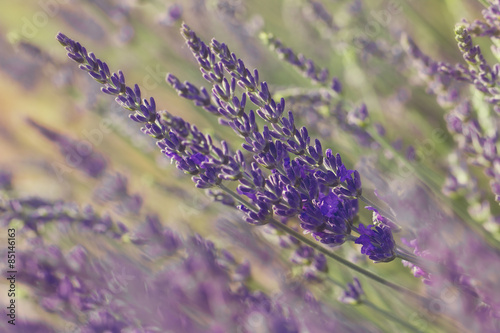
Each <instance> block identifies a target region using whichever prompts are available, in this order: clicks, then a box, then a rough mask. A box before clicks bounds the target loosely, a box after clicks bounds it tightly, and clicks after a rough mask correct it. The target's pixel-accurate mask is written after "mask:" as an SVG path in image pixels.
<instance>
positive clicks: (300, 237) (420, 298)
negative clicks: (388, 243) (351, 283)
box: [219, 184, 427, 304]
mask: <svg viewBox="0 0 500 333" xmlns="http://www.w3.org/2000/svg"><path fill="white" fill-rule="evenodd" d="M219 188H220V189H221V190H223V191H225V192H226V193H228V194H229V195H231V196H232V197H233V198H234V199H235V200H237V201H238V202H240V203H241V204H242V205H245V206H246V207H247V208H249V209H251V210H253V211H255V212H257V211H258V209H257V208H256V207H254V206H253V205H252V204H251V203H249V202H247V201H246V200H244V199H243V198H242V197H240V196H239V195H238V194H237V193H235V192H233V191H232V190H231V189H229V188H227V187H226V186H224V185H222V184H220V185H219ZM267 222H268V223H269V224H271V225H272V226H274V227H275V228H276V229H279V230H281V231H283V232H285V233H287V234H289V235H291V236H293V237H295V238H297V239H298V240H300V241H301V242H303V243H305V244H307V245H309V246H310V247H312V248H313V249H315V250H316V251H318V252H321V253H323V254H324V255H325V256H327V257H329V258H331V259H333V260H335V261H337V262H339V263H340V264H342V265H344V266H347V267H348V268H350V269H352V270H354V271H356V272H358V273H360V274H362V275H364V276H366V277H367V278H370V279H372V280H374V281H376V282H378V283H380V284H382V285H384V286H386V287H389V288H391V289H393V290H396V291H398V292H400V293H402V294H404V295H407V296H411V297H413V298H415V299H416V300H418V301H419V302H422V303H424V304H425V303H426V302H427V298H426V297H424V296H421V295H419V294H417V293H415V292H414V291H411V290H410V289H407V288H405V287H402V286H400V285H397V284H395V283H392V282H390V281H388V280H386V279H384V278H382V277H380V276H378V275H376V274H374V273H372V272H370V271H368V270H366V269H364V268H361V267H359V266H358V265H355V264H353V263H352V262H350V261H348V260H346V259H344V258H342V257H340V256H338V255H336V254H335V253H333V252H331V251H330V250H328V249H326V248H324V247H323V246H321V245H320V244H319V243H318V242H316V241H313V240H311V239H309V238H307V237H305V236H304V235H302V234H300V233H298V232H297V231H295V230H293V229H292V228H290V227H288V226H287V225H285V224H283V223H281V222H279V221H277V220H275V219H274V218H268V219H267Z"/></svg>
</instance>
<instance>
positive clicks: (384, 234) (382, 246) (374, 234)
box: [355, 223, 396, 262]
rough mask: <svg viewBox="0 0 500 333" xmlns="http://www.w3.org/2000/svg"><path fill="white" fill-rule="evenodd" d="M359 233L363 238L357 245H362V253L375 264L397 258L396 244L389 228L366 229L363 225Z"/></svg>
mask: <svg viewBox="0 0 500 333" xmlns="http://www.w3.org/2000/svg"><path fill="white" fill-rule="evenodd" d="M357 231H358V232H359V234H360V235H361V236H359V238H358V239H356V241H355V243H356V244H361V245H362V247H361V253H363V254H366V255H367V256H368V257H369V258H370V259H371V260H373V262H388V261H392V260H394V259H395V258H396V243H395V242H394V239H393V237H392V233H391V229H390V228H389V227H388V226H386V225H378V226H373V225H369V226H367V227H365V226H364V225H363V224H362V223H361V224H360V225H359V227H358V228H357Z"/></svg>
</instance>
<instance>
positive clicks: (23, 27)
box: [0, 0, 498, 331]
mask: <svg viewBox="0 0 500 333" xmlns="http://www.w3.org/2000/svg"><path fill="white" fill-rule="evenodd" d="M323 4H324V6H325V7H324V8H325V9H326V12H327V13H329V14H330V15H331V18H328V17H327V18H326V19H325V18H322V19H320V18H318V16H317V15H318V14H317V13H316V12H315V11H314V8H315V7H314V6H315V2H314V1H306V0H283V1H281V0H276V1H266V0H256V1H243V0H186V1H147V0H143V1H140V0H136V1H134V0H126V1H117V0H116V1H112V0H89V1H83V0H82V1H77V0H60V1H58V0H39V1H34V0H33V1H32V0H26V1H22V2H18V1H16V2H15V1H2V2H0V100H1V103H0V168H1V169H2V170H10V171H11V172H12V173H13V175H14V185H15V186H14V189H15V195H16V196H19V197H21V196H40V197H43V198H46V199H54V200H56V199H60V198H64V199H65V200H67V201H71V202H76V203H78V204H79V205H81V206H82V207H83V206H85V205H86V204H92V205H93V206H94V209H95V210H96V211H97V212H99V213H107V214H109V215H111V216H112V217H113V218H115V219H117V220H120V221H121V222H123V223H124V224H125V225H127V226H128V227H130V228H133V227H134V226H135V225H137V223H138V221H139V220H140V219H142V217H141V214H142V213H137V214H135V213H130V212H127V213H124V212H123V207H121V208H120V207H117V206H116V205H114V203H113V202H112V200H107V201H106V200H99V198H98V195H96V188H99V187H101V188H105V189H106V188H108V187H110V186H113V184H115V183H116V180H112V179H111V180H110V179H108V178H106V177H107V175H104V174H102V175H101V174H99V175H94V176H93V177H92V176H89V172H90V173H91V171H89V172H87V173H86V172H82V170H81V164H80V163H79V162H78V160H77V159H76V160H75V158H76V157H77V156H76V157H75V156H74V155H72V154H68V152H63V153H62V154H61V151H60V149H59V148H60V147H58V145H57V144H55V143H54V142H51V141H50V140H49V139H48V138H47V136H50V135H48V134H47V133H48V132H47V130H49V131H53V132H51V133H52V135H53V136H54V135H55V136H56V137H57V136H58V135H62V136H65V137H67V138H70V139H72V140H78V141H81V142H83V143H82V144H81V146H80V147H81V149H82V151H84V152H85V154H87V152H88V154H94V153H95V154H102V156H104V161H105V162H103V163H106V164H107V165H108V170H113V171H114V172H119V173H121V174H123V175H124V176H125V177H126V178H127V179H128V183H127V191H128V195H129V196H130V200H131V201H130V206H129V207H128V208H130V207H132V206H133V205H134V203H136V201H134V200H135V197H134V195H140V196H141V197H142V198H143V199H142V206H141V207H142V208H141V209H142V212H143V211H153V212H155V213H156V214H157V215H158V216H159V219H160V220H161V221H162V222H163V224H165V225H168V226H169V227H171V228H173V229H174V230H177V231H179V232H181V233H184V234H189V233H192V232H197V233H200V234H201V235H203V236H204V237H207V238H209V239H211V240H212V241H214V242H215V243H216V244H217V245H218V246H220V247H224V248H226V249H229V250H230V251H231V252H233V253H235V254H236V256H237V257H238V258H240V259H250V260H251V261H252V264H253V265H254V267H253V270H254V275H255V276H257V278H256V279H257V281H258V282H259V283H260V287H261V288H264V289H265V290H268V291H269V292H273V291H276V290H277V289H278V288H279V283H278V280H279V276H280V275H279V274H275V273H276V272H277V271H284V272H288V271H290V272H289V274H290V276H292V277H293V276H294V274H295V275H300V274H298V273H296V272H294V270H293V269H291V268H290V264H289V263H288V261H287V256H289V254H288V253H286V252H283V253H280V254H279V255H278V256H281V257H282V259H283V260H281V261H279V262H276V263H275V267H274V268H270V267H265V266H266V265H265V264H264V263H263V262H259V260H257V259H255V258H254V257H256V254H255V253H249V251H247V249H246V248H245V246H242V245H241V243H240V244H238V242H231V239H232V238H231V237H227V235H224V233H223V232H221V228H220V221H221V219H222V218H225V219H227V220H229V222H230V223H240V224H241V220H240V221H238V219H239V216H238V215H237V214H233V213H232V212H230V211H229V210H228V209H227V208H226V207H224V206H222V205H220V204H217V203H212V202H211V199H210V198H209V197H208V196H206V195H205V194H204V193H203V191H202V190H198V189H196V188H194V186H193V184H192V182H191V181H190V180H189V176H187V175H183V174H181V173H179V172H178V171H177V170H176V169H175V167H174V166H173V165H171V164H170V161H169V160H168V159H167V158H165V157H164V156H161V153H160V152H159V151H158V150H156V149H155V145H154V142H153V141H152V140H150V138H148V137H146V136H144V135H142V133H141V132H140V131H139V126H136V124H134V123H133V122H131V121H129V119H128V118H127V111H125V110H123V109H120V107H119V106H117V105H116V104H115V103H114V101H113V98H111V97H110V96H107V95H104V94H102V93H100V90H99V88H100V87H99V84H98V83H96V82H94V81H93V80H92V79H91V78H90V77H89V76H87V75H85V74H84V73H82V72H81V71H79V70H78V68H77V66H76V65H75V64H74V63H73V62H72V61H70V60H69V59H68V58H67V57H66V52H65V51H64V49H63V48H62V47H61V46H60V45H59V43H58V42H57V41H56V40H55V36H56V34H57V33H58V32H63V33H65V34H66V35H67V36H69V37H70V38H73V39H75V40H78V41H80V42H81V43H82V44H83V45H85V46H86V47H87V49H88V50H90V51H93V52H94V53H95V54H96V55H97V56H98V57H99V58H101V59H103V60H105V61H106V62H107V63H108V64H109V66H110V68H111V70H112V71H116V70H118V69H121V70H122V71H123V72H124V73H125V76H126V78H127V81H128V82H130V83H132V82H135V83H138V84H139V85H140V86H141V89H142V92H143V95H144V96H154V97H155V99H156V102H157V105H158V108H159V109H166V110H168V111H169V112H170V113H172V114H174V115H180V116H182V117H183V118H184V119H186V120H187V121H189V122H191V123H193V124H196V125H197V126H198V127H199V128H200V129H202V130H203V131H205V132H206V133H211V134H212V135H214V137H217V138H224V139H226V140H227V141H229V142H232V143H234V144H233V146H234V147H236V146H237V144H236V143H237V142H240V141H241V139H240V138H238V137H237V136H235V135H234V134H233V133H232V131H231V130H230V129H229V128H225V127H221V126H218V125H217V120H216V119H215V118H214V117H213V116H211V115H209V114H208V113H206V112H205V111H204V110H202V109H201V108H195V107H194V106H193V105H192V104H191V103H190V102H189V101H186V100H183V99H181V98H179V97H178V96H177V94H176V92H175V91H174V90H173V89H172V88H171V87H170V86H169V85H168V84H167V83H166V82H165V76H166V74H167V73H172V74H174V75H176V76H177V77H178V78H180V79H181V81H184V80H187V81H190V82H192V83H194V84H195V85H197V86H202V85H205V86H207V85H206V84H205V82H204V80H203V79H202V78H201V76H200V74H199V70H198V67H197V65H196V62H195V60H194V58H193V57H192V55H191V54H190V52H189V49H188V48H187V47H186V46H185V44H184V40H183V38H182V37H181V35H180V34H179V28H180V26H181V24H182V22H186V23H187V24H188V25H189V26H190V27H191V28H192V29H193V30H195V31H196V32H197V33H198V34H199V36H200V37H201V38H202V39H204V40H205V41H207V42H208V41H209V40H210V39H211V38H216V39H217V40H219V41H224V42H225V43H226V44H228V45H229V46H230V48H231V50H232V51H233V52H236V53H237V54H238V55H239V56H240V57H241V58H243V59H244V60H245V62H246V64H247V66H248V67H249V68H254V67H255V68H258V69H259V72H260V75H261V80H263V81H267V82H268V83H269V84H270V86H271V89H272V91H273V92H274V93H275V96H287V94H289V93H291V90H293V89H298V88H297V87H300V89H304V90H308V89H311V90H312V89H318V86H316V85H314V84H313V83H311V82H310V81H309V80H308V79H307V78H304V77H302V76H301V75H300V74H299V73H298V72H296V71H295V70H294V69H293V68H292V67H291V66H289V65H288V64H286V63H285V62H283V61H281V60H280V59H279V57H278V56H277V55H276V54H275V53H274V52H273V51H272V50H270V49H269V47H268V46H267V45H265V43H264V42H263V38H262V32H265V33H272V34H273V35H274V36H275V37H277V38H279V39H280V40H281V41H282V42H283V43H284V44H285V45H287V46H289V47H291V48H293V49H294V50H295V51H296V52H298V53H303V54H304V55H305V56H306V57H308V58H311V59H313V60H314V61H315V62H316V64H317V65H319V66H321V67H325V68H328V70H329V72H330V73H331V74H333V75H334V76H336V77H338V79H339V80H340V82H342V85H343V90H344V94H345V96H346V99H347V100H349V101H350V103H352V106H353V107H356V106H360V105H361V104H362V103H365V104H366V105H367V107H368V111H369V113H370V117H371V119H372V120H373V121H374V122H378V123H381V124H383V125H384V127H385V129H386V131H387V134H386V138H387V141H388V142H390V143H391V144H394V147H401V149H400V150H399V151H400V152H401V154H403V155H404V154H406V153H405V152H406V150H407V148H408V147H410V146H412V147H414V148H415V149H417V150H418V149H419V147H420V148H421V147H424V145H425V142H426V141H425V140H426V139H428V138H432V137H433V135H435V133H436V131H439V130H441V131H442V133H444V134H443V135H442V136H440V137H439V141H438V142H437V143H438V144H436V145H435V146H434V147H433V148H432V149H430V150H428V151H426V154H425V158H423V159H422V160H421V161H420V163H419V165H420V166H422V168H426V170H427V169H428V170H431V171H432V174H435V175H438V176H439V177H440V178H439V179H440V180H441V183H442V180H443V179H444V178H445V176H446V173H447V172H448V171H447V165H448V164H447V163H448V152H449V151H450V149H451V147H452V145H453V140H452V138H451V136H450V135H449V134H448V132H447V130H446V124H445V121H444V115H445V113H446V109H445V108H443V107H442V106H440V105H439V104H438V103H437V102H436V98H435V97H434V96H432V95H430V94H428V93H427V92H426V87H425V86H424V85H423V84H422V83H421V80H419V78H418V75H417V74H416V73H415V72H414V71H412V70H411V69H410V68H408V67H405V66H404V61H403V60H402V58H404V56H403V53H404V50H403V48H402V46H401V45H402V44H401V43H400V40H401V38H402V33H405V34H407V35H409V36H411V37H412V38H413V39H414V40H415V41H416V42H417V43H418V45H419V47H420V48H421V49H422V50H424V52H425V53H427V54H428V55H429V56H431V57H432V58H433V59H436V60H442V61H447V62H450V63H458V62H462V61H463V59H462V57H461V54H460V53H459V52H458V49H457V46H456V42H455V41H454V32H453V29H454V26H455V24H456V23H457V22H460V21H461V20H462V19H467V20H468V21H472V20H474V19H476V18H479V17H481V14H480V12H481V9H482V8H483V7H482V6H481V4H480V3H479V1H473V0H469V1H455V0H448V1H432V0H422V1H416V0H413V1H411V0H402V1H324V3H323ZM475 42H476V41H475ZM477 42H478V43H479V44H482V43H484V45H488V41H487V40H480V39H478V40H477ZM483 50H484V53H485V55H486V57H487V58H488V59H493V57H492V55H491V54H490V52H489V50H488V47H484V48H483ZM297 108H299V106H297ZM323 111H324V112H323V113H319V114H318V113H312V112H308V110H300V113H301V116H302V117H301V118H300V119H299V122H300V123H302V124H308V126H313V127H312V128H311V127H309V129H310V130H311V132H313V134H314V136H316V137H320V138H321V139H322V143H323V148H332V149H333V150H334V151H338V152H340V153H341V154H342V157H343V159H344V162H345V163H346V165H347V166H348V167H349V168H355V167H356V168H359V169H360V170H366V173H364V174H363V173H362V175H365V176H364V178H363V182H364V187H365V193H366V194H367V196H368V197H371V198H374V197H375V196H374V195H373V190H374V188H375V187H376V181H373V182H372V180H371V179H370V178H369V177H367V175H370V172H373V170H377V172H379V174H381V175H384V176H385V177H390V175H391V173H392V172H394V170H395V169H397V165H396V164H395V163H394V161H393V159H392V156H391V153H390V152H386V155H387V156H385V158H379V156H378V154H379V153H380V152H378V151H376V150H374V149H373V147H370V145H362V144H360V142H359V141H358V140H356V139H355V138H353V136H352V134H351V133H348V132H345V131H343V130H342V128H340V127H339V126H337V125H336V123H335V120H334V119H332V118H331V117H329V114H328V112H329V110H323ZM311 124H312V125H311ZM43 128H45V129H43ZM44 131H45V135H43V132H44ZM54 133H56V134H54ZM439 133H441V132H439ZM76 155H78V154H76ZM374 158H377V161H374ZM374 164H375V165H374ZM370 170H371V171H370ZM470 172H472V173H474V174H475V175H477V176H478V177H479V180H480V183H479V186H483V187H484V188H486V189H487V188H488V183H487V180H486V179H485V178H484V177H483V176H482V173H481V170H480V169H479V168H478V169H477V170H475V169H473V168H472V169H471V171H470ZM407 181H409V182H411V181H412V180H411V179H408V180H407ZM457 200H460V199H457ZM489 200H490V201H491V202H494V200H493V198H490V199H489ZM492 207H493V208H492V209H493V211H498V209H497V205H496V204H495V205H492ZM125 210H126V209H125ZM362 214H363V215H362V217H364V218H366V219H370V218H371V215H370V213H369V212H363V213H362ZM244 230H246V231H245V232H247V233H252V234H253V233H255V235H253V236H252V237H256V239H258V240H260V241H263V240H262V239H265V241H264V242H265V244H266V246H267V245H269V246H271V249H270V250H269V251H275V252H276V251H277V252H279V247H277V245H276V244H277V241H276V239H273V238H272V237H271V236H266V233H265V232H261V231H256V230H253V229H252V230H250V229H248V230H247V229H244ZM47 232H49V231H47ZM4 237H6V235H4V233H2V235H0V240H1V244H4V241H3V240H4ZM69 237H70V239H69V241H68V240H66V241H68V244H71V243H72V242H76V241H79V242H82V243H83V244H88V245H89V246H92V243H91V242H90V240H87V239H85V237H84V236H81V235H80V236H79V235H75V234H73V235H70V236H69ZM233 240H234V237H233ZM68 246H69V245H68ZM338 252H339V254H341V255H343V256H345V257H348V258H350V259H352V260H354V261H357V262H359V263H360V264H361V265H366V267H369V269H370V270H372V271H374V272H376V273H378V274H380V275H382V276H384V277H390V278H391V279H394V280H397V281H399V282H401V284H404V285H406V286H408V287H410V288H413V289H416V290H418V289H419V288H421V286H420V285H421V283H420V281H418V280H417V279H415V278H414V277H413V276H412V275H411V273H410V272H409V271H408V269H406V268H404V267H402V265H401V264H400V262H397V263H396V262H393V263H390V264H385V265H383V264H378V265H374V264H372V263H368V262H364V261H363V260H364V259H363V258H361V257H360V255H359V254H357V253H359V251H356V250H355V249H354V248H352V249H351V248H348V247H346V248H342V249H340V250H339V251H338ZM273 253H274V252H273ZM252 258H253V260H252ZM340 267H341V266H335V264H332V269H331V271H330V273H329V274H332V276H334V277H335V278H336V279H337V280H338V281H340V282H342V283H346V282H349V281H352V274H351V272H349V271H346V270H345V269H340ZM290 269H291V270H290ZM270 271H273V272H274V273H272V272H270ZM255 273H256V274H255ZM287 274H288V273H287ZM18 288H19V290H20V291H21V295H22V296H21V299H22V300H20V301H19V313H20V316H22V317H23V318H35V319H38V320H42V321H47V322H51V323H57V325H60V327H61V329H63V328H64V320H63V319H61V318H56V317H55V316H54V317H51V316H47V315H46V313H45V312H43V311H42V310H41V309H40V307H39V306H38V305H36V304H33V300H32V299H31V298H30V291H29V288H24V287H23V286H22V285H20V286H18ZM312 288H313V290H314V291H315V292H316V293H317V294H321V293H322V292H324V290H323V289H322V288H324V287H322V286H314V287H312ZM380 288H381V287H378V286H373V285H370V284H368V283H367V284H366V287H365V289H366V292H367V294H370V293H371V294H372V295H377V296H376V297H373V299H372V301H373V302H374V303H376V304H378V305H379V306H381V307H383V308H386V309H397V310H394V311H395V312H396V313H398V315H400V316H401V317H402V318H406V319H407V320H413V319H411V318H417V319H415V322H419V320H421V318H420V317H418V316H416V317H415V316H414V315H415V313H414V311H413V310H410V309H405V308H403V307H401V306H398V304H399V303H398V302H400V301H397V300H394V299H391V298H390V297H388V295H387V293H386V292H384V290H383V289H380ZM338 292H339V291H338V290H337V289H335V288H333V290H329V291H328V292H327V293H326V294H324V295H327V296H326V298H327V300H333V301H334V300H335V298H336V296H338ZM4 296H5V295H4V293H2V297H4ZM333 306H339V305H333ZM339 311H346V310H345V308H341V307H340V306H339ZM349 311H354V312H353V313H355V314H354V316H356V313H361V314H362V316H364V318H366V319H367V320H370V321H372V322H374V323H375V325H377V326H379V327H387V331H397V330H398V326H397V325H396V324H392V323H391V324H387V323H386V322H385V321H384V320H383V319H381V318H380V317H378V316H377V315H375V314H374V313H373V312H370V311H367V310H366V309H364V308H361V309H355V310H349ZM349 311H348V312H349ZM351 314H352V313H351ZM412 316H413V317H412ZM380 325H381V326H380ZM384 325H387V326H384ZM394 325H396V326H394ZM428 329H429V331H432V329H434V328H432V329H430V328H428Z"/></svg>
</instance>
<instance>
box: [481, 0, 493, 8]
mask: <svg viewBox="0 0 500 333" xmlns="http://www.w3.org/2000/svg"><path fill="white" fill-rule="evenodd" d="M479 2H480V3H481V4H482V5H483V6H484V7H486V8H489V7H490V4H489V3H488V1H486V0H479Z"/></svg>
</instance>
